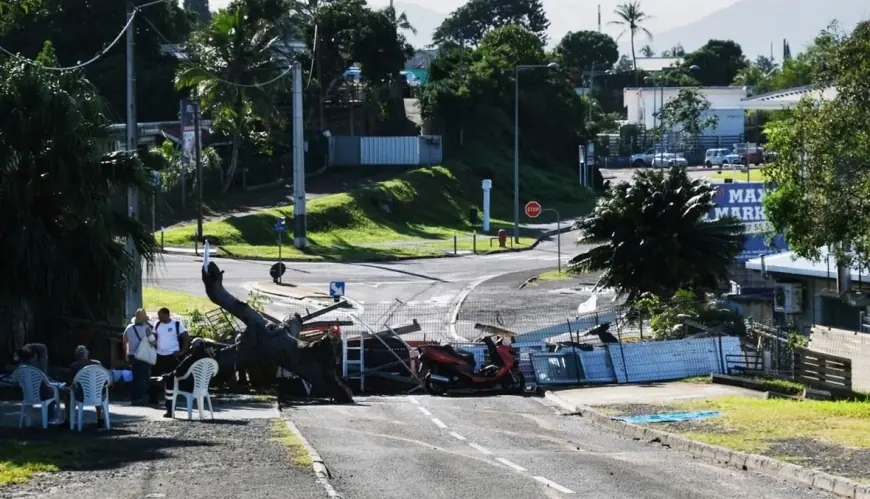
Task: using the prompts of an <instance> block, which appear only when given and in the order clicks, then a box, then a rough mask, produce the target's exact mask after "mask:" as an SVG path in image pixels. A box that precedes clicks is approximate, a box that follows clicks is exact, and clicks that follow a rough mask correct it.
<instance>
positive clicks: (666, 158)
mask: <svg viewBox="0 0 870 499" xmlns="http://www.w3.org/2000/svg"><path fill="white" fill-rule="evenodd" d="M652 166H653V168H665V167H669V166H689V162H688V161H686V158H684V157H683V155H682V154H681V153H676V154H674V153H670V152H665V153H659V154H656V155H655V157H654V158H653V159H652Z"/></svg>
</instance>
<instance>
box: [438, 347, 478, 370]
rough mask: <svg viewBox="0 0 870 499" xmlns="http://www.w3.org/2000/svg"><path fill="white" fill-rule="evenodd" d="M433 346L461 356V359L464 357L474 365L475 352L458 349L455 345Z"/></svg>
mask: <svg viewBox="0 0 870 499" xmlns="http://www.w3.org/2000/svg"><path fill="white" fill-rule="evenodd" d="M433 347H434V348H437V349H439V350H443V351H445V352H447V353H449V354H451V355H455V356H456V357H459V358H460V359H463V360H465V361H467V362H468V363H469V364H471V365H472V366H474V354H473V353H471V352H465V351H462V350H457V349H455V348H453V345H433Z"/></svg>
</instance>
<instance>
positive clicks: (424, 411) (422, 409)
mask: <svg viewBox="0 0 870 499" xmlns="http://www.w3.org/2000/svg"><path fill="white" fill-rule="evenodd" d="M417 409H420V412H422V413H423V415H425V416H431V415H432V413H431V412H429V409H426V408H425V407H423V406H420V405H418V406H417Z"/></svg>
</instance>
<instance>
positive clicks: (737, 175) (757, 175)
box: [713, 167, 767, 182]
mask: <svg viewBox="0 0 870 499" xmlns="http://www.w3.org/2000/svg"><path fill="white" fill-rule="evenodd" d="M728 178H730V179H731V180H733V181H734V182H765V181H767V177H765V176H764V173H762V171H761V170H760V169H758V168H756V169H752V170H749V180H747V179H746V172H745V171H741V170H739V169H738V170H731V169H730V167H722V169H721V170H719V171H717V172H716V173H714V174H713V179H714V180H725V179H728Z"/></svg>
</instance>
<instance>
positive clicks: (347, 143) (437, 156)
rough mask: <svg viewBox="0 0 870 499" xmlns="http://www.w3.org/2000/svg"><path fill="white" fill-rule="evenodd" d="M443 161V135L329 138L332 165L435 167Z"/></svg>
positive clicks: (330, 162)
mask: <svg viewBox="0 0 870 499" xmlns="http://www.w3.org/2000/svg"><path fill="white" fill-rule="evenodd" d="M443 158H444V154H443V148H442V140H441V136H440V135H420V136H411V137H360V136H333V137H330V138H329V166H384V165H394V166H432V165H438V164H441V162H442V160H443Z"/></svg>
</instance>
